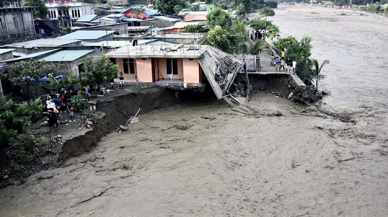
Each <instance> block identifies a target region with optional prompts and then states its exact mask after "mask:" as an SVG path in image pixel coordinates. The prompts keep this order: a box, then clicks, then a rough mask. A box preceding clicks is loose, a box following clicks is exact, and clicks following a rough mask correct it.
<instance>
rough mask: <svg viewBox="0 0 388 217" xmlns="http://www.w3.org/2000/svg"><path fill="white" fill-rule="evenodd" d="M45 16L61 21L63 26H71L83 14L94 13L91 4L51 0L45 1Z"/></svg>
mask: <svg viewBox="0 0 388 217" xmlns="http://www.w3.org/2000/svg"><path fill="white" fill-rule="evenodd" d="M46 6H47V8H48V15H47V17H48V18H49V19H50V20H59V21H63V24H64V26H65V27H72V26H73V22H75V21H77V19H78V18H80V17H82V16H84V15H94V9H93V5H92V4H86V3H81V2H69V1H67V0H52V1H50V3H46Z"/></svg>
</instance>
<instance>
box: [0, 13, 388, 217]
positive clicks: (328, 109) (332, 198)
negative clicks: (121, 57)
mask: <svg viewBox="0 0 388 217" xmlns="http://www.w3.org/2000/svg"><path fill="white" fill-rule="evenodd" d="M337 12H338V10H336V9H328V8H310V7H305V6H294V7H289V8H285V7H283V6H281V7H280V8H279V9H278V10H277V15H276V16H275V18H274V21H275V23H277V24H278V25H280V29H282V31H284V32H283V33H282V34H287V31H288V32H290V33H292V32H295V34H297V37H301V36H302V35H303V34H306V33H310V34H312V35H313V38H314V40H313V46H314V48H313V56H314V57H315V58H319V59H320V60H322V59H326V58H327V59H330V60H331V63H330V65H328V67H327V68H326V70H327V71H325V72H324V73H325V74H326V75H327V77H326V79H325V80H324V81H323V88H326V89H328V90H331V95H330V96H328V97H326V98H325V99H324V101H323V103H321V104H319V105H317V106H310V107H304V106H300V105H297V104H295V103H293V102H290V101H289V100H287V99H284V98H281V97H277V96H274V95H271V94H263V93H261V94H257V95H254V97H253V98H252V100H251V101H250V102H249V104H247V105H246V106H241V107H236V108H229V107H228V106H227V104H226V103H224V102H222V101H211V102H203V103H196V104H188V105H183V106H181V107H178V108H175V109H174V110H167V111H160V112H156V113H148V114H144V115H141V116H140V123H138V124H136V125H134V126H133V128H132V129H131V131H130V132H124V133H112V134H109V135H108V136H107V137H105V138H103V139H102V141H101V142H100V143H99V144H98V146H97V147H96V148H95V149H94V150H93V151H91V152H90V153H87V154H84V155H82V156H80V157H76V158H71V159H69V160H68V161H66V163H65V164H64V165H63V166H62V167H61V168H55V169H50V170H48V171H44V172H40V173H37V174H35V175H33V176H31V177H30V178H29V179H28V180H27V182H26V183H24V184H21V185H14V186H8V187H6V188H4V189H1V190H0V195H1V196H0V216H386V215H387V213H388V206H387V201H388V187H387V186H388V179H387V178H388V177H387V176H388V170H387V168H388V136H387V133H386V132H387V121H386V120H387V105H388V102H387V99H388V98H387V97H385V96H386V94H387V91H386V90H387V88H388V87H387V82H388V81H387V76H386V73H385V72H386V70H384V69H385V68H386V64H382V63H384V61H386V60H387V59H388V57H387V53H386V52H383V50H382V49H384V48H385V47H384V46H386V45H385V44H384V43H383V42H384V40H383V38H388V32H387V31H388V30H387V29H386V28H385V26H386V25H387V23H388V21H387V18H381V17H380V18H379V20H376V19H377V18H376V17H374V16H359V15H358V16H357V17H356V18H354V19H355V21H352V20H353V18H352V16H353V15H350V16H340V15H336V13H337ZM354 17H355V15H354ZM377 21H379V22H380V24H378V23H377ZM381 23H382V24H381ZM368 25H369V26H370V28H369V29H368V35H367V36H366V35H362V34H361V35H360V34H357V32H363V31H364V30H365V28H366V26H368ZM300 27H304V28H302V29H299V30H298V29H296V28H300ZM319 30H320V31H321V33H322V32H323V33H322V34H319ZM329 32H332V34H328V33H329ZM369 32H370V34H369ZM341 35H344V36H346V37H339V36H341ZM314 36H315V37H314ZM361 39H363V40H364V39H365V41H359V40H361ZM366 39H368V40H366ZM317 41H318V42H317ZM361 42H362V43H361ZM386 50H387V49H386ZM386 50H385V51H386ZM359 51H363V52H359ZM376 52H379V53H378V56H379V58H378V59H376V58H372V57H370V55H371V54H374V53H376ZM342 54H343V55H348V56H349V58H347V59H346V58H344V57H343V56H342ZM352 54H354V55H352ZM344 61H345V62H344ZM363 64H364V65H365V66H368V67H363ZM384 73H385V74H384ZM373 75H374V76H373Z"/></svg>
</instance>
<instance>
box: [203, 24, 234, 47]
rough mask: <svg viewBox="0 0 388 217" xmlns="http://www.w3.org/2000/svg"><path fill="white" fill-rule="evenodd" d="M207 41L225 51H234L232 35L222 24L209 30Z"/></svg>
mask: <svg viewBox="0 0 388 217" xmlns="http://www.w3.org/2000/svg"><path fill="white" fill-rule="evenodd" d="M207 41H208V43H209V44H210V45H212V46H213V47H216V48H218V49H220V50H222V51H224V52H227V53H230V52H231V51H232V49H231V43H230V36H229V34H228V32H226V31H225V30H224V29H223V28H222V27H221V26H218V25H216V26H215V27H214V28H213V29H212V30H210V31H209V33H208V35H207Z"/></svg>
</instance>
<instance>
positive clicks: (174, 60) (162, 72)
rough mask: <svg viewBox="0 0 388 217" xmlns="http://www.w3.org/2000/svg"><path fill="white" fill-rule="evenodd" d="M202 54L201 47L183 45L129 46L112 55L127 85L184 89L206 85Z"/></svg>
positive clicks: (111, 53)
mask: <svg viewBox="0 0 388 217" xmlns="http://www.w3.org/2000/svg"><path fill="white" fill-rule="evenodd" d="M203 47H205V46H203ZM200 54H201V52H200V50H199V49H197V48H196V49H192V47H190V46H180V45H177V46H175V45H174V46H171V45H170V46H166V45H163V46H161V45H144V46H136V47H132V46H127V47H122V48H120V49H117V50H115V51H111V52H109V53H108V55H109V56H110V58H111V60H112V62H114V63H116V64H117V65H118V66H119V68H120V71H121V72H123V74H124V80H125V82H139V83H149V84H151V83H153V84H155V85H161V86H166V85H168V84H173V85H175V86H176V85H178V86H181V87H184V88H187V87H201V86H202V83H203V82H202V74H203V72H202V68H201V66H200V63H199V62H198V58H199V56H200Z"/></svg>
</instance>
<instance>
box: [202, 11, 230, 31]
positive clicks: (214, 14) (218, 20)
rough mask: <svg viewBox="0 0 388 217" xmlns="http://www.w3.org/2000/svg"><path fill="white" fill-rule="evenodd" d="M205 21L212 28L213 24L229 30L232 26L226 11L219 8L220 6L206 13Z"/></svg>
mask: <svg viewBox="0 0 388 217" xmlns="http://www.w3.org/2000/svg"><path fill="white" fill-rule="evenodd" d="M206 18H207V23H208V25H209V26H210V28H214V27H215V26H220V27H221V28H223V29H225V30H229V28H230V27H231V26H232V18H231V17H230V15H229V14H228V13H226V12H225V11H223V10H221V8H216V9H214V10H212V11H210V12H209V13H208V14H207V15H206Z"/></svg>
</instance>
